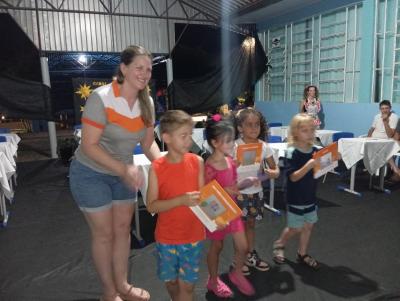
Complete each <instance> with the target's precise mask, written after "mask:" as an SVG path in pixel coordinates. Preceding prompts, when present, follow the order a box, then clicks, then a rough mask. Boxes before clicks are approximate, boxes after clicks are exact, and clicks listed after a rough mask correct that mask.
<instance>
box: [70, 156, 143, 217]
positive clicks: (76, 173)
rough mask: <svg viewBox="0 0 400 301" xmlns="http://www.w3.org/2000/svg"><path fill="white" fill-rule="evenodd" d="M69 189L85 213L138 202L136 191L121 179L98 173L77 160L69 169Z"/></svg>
mask: <svg viewBox="0 0 400 301" xmlns="http://www.w3.org/2000/svg"><path fill="white" fill-rule="evenodd" d="M69 187H70V189H71V193H72V196H73V198H74V199H75V202H76V203H77V204H78V206H79V208H80V209H81V210H82V211H85V212H97V211H102V210H105V209H108V208H111V206H112V205H113V204H116V203H128V204H129V203H131V204H134V203H135V202H136V201H137V193H136V191H134V190H131V189H129V188H128V187H127V186H126V185H125V184H124V183H123V182H122V180H121V179H120V177H118V176H112V175H108V174H104V173H100V172H97V171H95V170H93V169H91V168H90V167H88V166H86V165H84V164H82V163H80V162H79V161H77V160H72V162H71V166H70V168H69Z"/></svg>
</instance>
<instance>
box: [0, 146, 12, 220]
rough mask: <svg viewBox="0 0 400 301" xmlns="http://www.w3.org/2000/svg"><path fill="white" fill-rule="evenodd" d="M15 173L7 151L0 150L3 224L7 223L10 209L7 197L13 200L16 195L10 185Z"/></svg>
mask: <svg viewBox="0 0 400 301" xmlns="http://www.w3.org/2000/svg"><path fill="white" fill-rule="evenodd" d="M14 174H15V167H14V166H13V165H12V164H11V163H10V161H9V160H8V158H7V156H6V155H5V153H3V152H0V215H1V216H2V220H1V224H2V225H3V226H6V225H7V222H8V211H7V207H6V199H8V200H11V199H12V198H13V197H14V190H13V188H12V186H11V185H10V178H11V177H12V176H13V175H14Z"/></svg>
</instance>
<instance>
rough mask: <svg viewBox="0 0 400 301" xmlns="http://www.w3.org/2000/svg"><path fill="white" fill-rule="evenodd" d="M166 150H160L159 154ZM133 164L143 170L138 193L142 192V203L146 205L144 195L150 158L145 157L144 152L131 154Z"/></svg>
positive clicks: (145, 193)
mask: <svg viewBox="0 0 400 301" xmlns="http://www.w3.org/2000/svg"><path fill="white" fill-rule="evenodd" d="M166 153H167V152H161V154H162V155H163V156H164V155H165V154H166ZM133 164H134V165H136V166H141V167H142V171H143V176H144V180H143V185H142V187H141V188H139V190H140V193H141V194H142V198H143V203H144V204H145V205H146V200H147V199H146V197H147V186H148V185H149V170H150V165H151V162H150V160H149V159H148V158H147V157H146V155H145V154H139V155H133Z"/></svg>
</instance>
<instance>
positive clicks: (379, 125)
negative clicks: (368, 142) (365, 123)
mask: <svg viewBox="0 0 400 301" xmlns="http://www.w3.org/2000/svg"><path fill="white" fill-rule="evenodd" d="M398 119H399V118H398V117H397V115H396V114H394V113H392V114H390V116H389V127H390V128H391V129H395V128H396V125H397V120H398ZM371 127H373V128H374V131H373V132H372V135H371V136H372V137H374V138H383V139H387V138H388V136H387V134H386V131H385V125H384V124H383V121H382V117H381V114H380V113H379V114H377V115H376V116H375V118H374V121H373V122H372V126H371Z"/></svg>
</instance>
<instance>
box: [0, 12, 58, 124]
mask: <svg viewBox="0 0 400 301" xmlns="http://www.w3.org/2000/svg"><path fill="white" fill-rule="evenodd" d="M0 28H2V29H4V30H2V43H1V47H0V112H1V113H3V114H5V115H6V117H7V118H21V119H44V120H54V118H53V106H52V103H51V97H50V88H49V87H47V86H45V85H43V84H42V75H41V68H40V53H39V50H38V49H37V48H36V46H35V44H33V43H32V41H31V40H30V39H29V37H28V36H27V35H26V34H25V33H24V31H23V30H22V29H21V28H20V26H19V25H18V24H17V23H16V22H15V20H14V19H13V18H12V17H11V16H10V15H9V14H4V13H1V14H0Z"/></svg>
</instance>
